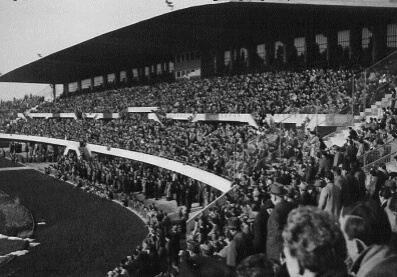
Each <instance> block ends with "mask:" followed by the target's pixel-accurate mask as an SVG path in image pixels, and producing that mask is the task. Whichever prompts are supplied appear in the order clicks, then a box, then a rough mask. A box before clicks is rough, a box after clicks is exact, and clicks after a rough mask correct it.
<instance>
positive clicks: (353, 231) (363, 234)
mask: <svg viewBox="0 0 397 277" xmlns="http://www.w3.org/2000/svg"><path fill="white" fill-rule="evenodd" d="M342 216H349V218H347V219H346V224H345V226H344V230H343V231H344V232H345V233H346V235H347V236H348V238H349V240H352V239H355V238H356V239H360V240H361V241H362V242H364V243H365V244H366V245H367V246H370V245H373V244H379V245H387V244H389V242H390V238H391V227H390V222H389V219H388V217H387V214H386V212H385V211H384V210H383V209H382V207H381V206H380V205H379V204H378V203H376V202H374V201H367V202H364V201H360V202H357V203H354V204H352V205H350V206H348V207H346V208H344V209H343V210H342Z"/></svg>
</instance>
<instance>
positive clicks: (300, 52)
mask: <svg viewBox="0 0 397 277" xmlns="http://www.w3.org/2000/svg"><path fill="white" fill-rule="evenodd" d="M294 46H295V48H296V53H297V56H298V57H301V56H304V55H305V52H306V45H305V37H299V38H294Z"/></svg>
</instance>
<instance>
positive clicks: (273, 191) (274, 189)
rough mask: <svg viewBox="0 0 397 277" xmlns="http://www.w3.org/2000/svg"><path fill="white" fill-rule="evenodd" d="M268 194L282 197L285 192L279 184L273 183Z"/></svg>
mask: <svg viewBox="0 0 397 277" xmlns="http://www.w3.org/2000/svg"><path fill="white" fill-rule="evenodd" d="M270 194H274V195H279V196H282V195H285V194H286V191H285V189H284V187H283V186H282V185H281V184H279V183H274V184H273V185H272V186H271V188H270Z"/></svg>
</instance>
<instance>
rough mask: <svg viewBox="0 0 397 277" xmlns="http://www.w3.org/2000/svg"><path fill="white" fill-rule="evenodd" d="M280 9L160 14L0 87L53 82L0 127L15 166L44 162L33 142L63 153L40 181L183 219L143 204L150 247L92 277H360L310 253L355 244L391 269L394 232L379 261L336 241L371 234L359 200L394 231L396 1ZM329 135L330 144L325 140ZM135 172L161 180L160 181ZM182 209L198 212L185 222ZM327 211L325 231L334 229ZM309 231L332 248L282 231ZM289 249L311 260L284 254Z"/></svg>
mask: <svg viewBox="0 0 397 277" xmlns="http://www.w3.org/2000/svg"><path fill="white" fill-rule="evenodd" d="M285 2H286V1H230V2H227V3H217V4H213V5H206V6H200V7H193V8H188V9H184V10H180V11H175V12H172V13H169V14H166V15H162V16H159V17H156V18H153V19H149V20H146V21H143V22H140V23H137V24H134V25H131V26H128V27H125V28H122V29H119V30H116V31H113V32H110V33H107V34H105V35H102V36H99V37H96V38H93V39H91V40H89V41H86V42H83V43H81V44H78V45H76V46H73V47H70V48H68V49H65V50H62V51H59V52H57V53H54V54H52V55H49V56H47V57H44V58H42V59H40V60H38V61H36V62H34V63H31V64H28V65H25V66H23V67H21V68H18V69H16V70H14V71H12V72H10V73H7V74H5V75H3V76H0V82H35V83H50V84H53V85H54V86H53V87H54V88H55V87H56V86H55V84H63V85H64V91H63V93H62V95H60V97H58V99H56V100H54V101H53V102H51V103H46V102H40V101H39V103H36V102H34V101H33V100H32V103H33V102H34V103H36V104H37V105H36V106H35V107H34V108H33V109H30V110H29V111H26V110H25V111H24V112H23V113H20V114H19V118H18V120H12V121H11V122H10V123H9V124H7V125H5V126H3V129H2V132H3V134H1V135H0V138H3V139H8V140H18V141H22V142H24V141H32V143H33V142H35V143H36V144H34V143H33V146H32V144H31V145H30V146H31V147H30V148H29V147H28V148H29V151H26V152H27V153H29V154H26V155H27V157H29V156H30V158H31V159H33V160H35V159H37V157H40V158H39V159H40V160H42V159H46V155H48V151H49V150H48V149H49V148H48V145H51V144H59V145H62V146H64V147H66V149H65V152H64V154H65V155H64V156H62V157H60V158H57V164H56V165H54V166H53V169H54V170H55V172H56V174H55V175H56V176H57V177H58V178H60V179H65V178H66V179H67V180H72V181H73V182H75V183H76V185H77V186H80V187H82V188H83V189H84V190H86V191H88V192H94V193H96V194H98V195H100V196H101V197H104V198H111V199H113V198H116V199H121V201H125V203H127V206H128V205H129V201H131V202H132V203H133V204H131V205H132V206H134V205H135V204H136V203H139V205H141V202H139V200H137V199H136V198H135V194H133V192H134V193H136V192H141V193H143V194H144V195H145V198H156V200H157V199H158V197H159V196H160V197H165V198H166V201H174V200H175V201H177V202H178V209H179V208H180V207H183V209H182V208H181V209H180V216H179V221H176V222H174V223H171V222H170V218H169V217H168V215H167V213H165V214H164V213H163V212H161V211H158V209H157V208H156V207H153V206H149V207H145V208H144V209H143V210H145V216H146V215H147V221H148V225H149V226H150V234H149V235H148V237H147V238H146V239H145V241H144V242H143V243H142V246H140V247H138V248H137V249H136V250H135V251H133V254H132V255H131V256H129V257H127V258H126V259H125V260H123V261H122V262H121V263H120V265H119V266H117V267H116V268H115V269H114V270H112V271H110V272H109V273H108V276H128V275H127V274H130V276H140V275H139V274H141V275H142V274H146V273H147V271H145V270H147V269H148V268H152V269H153V266H155V268H156V271H157V272H156V274H158V273H159V272H162V273H159V274H160V275H159V276H175V275H177V274H180V275H181V276H195V275H194V274H193V273H192V271H193V272H196V274H199V273H200V274H201V276H213V275H211V274H214V273H211V272H209V271H206V270H210V271H211V270H214V272H217V273H216V274H217V276H234V275H232V274H237V275H238V276H249V274H250V272H251V273H252V270H257V271H258V272H261V270H263V272H264V271H266V272H268V273H266V274H268V275H263V276H284V275H282V274H283V272H285V271H287V270H288V271H289V272H290V274H292V273H293V271H292V270H291V263H294V262H295V261H296V263H299V269H298V271H299V274H302V273H303V272H305V271H306V270H307V271H308V272H310V273H313V276H347V272H349V273H354V274H356V273H357V274H358V275H357V276H371V275H365V274H362V275H360V274H361V271H360V270H365V268H366V266H367V265H366V264H365V263H362V264H360V261H361V260H360V259H357V257H356V256H351V255H350V259H351V260H352V261H351V263H349V264H348V265H345V264H344V263H343V262H344V261H343V260H344V259H345V258H346V257H345V256H344V255H343V257H342V256H341V257H340V258H341V259H340V260H341V262H342V263H339V262H335V264H329V265H327V266H329V267H327V268H326V269H325V268H324V261H323V260H321V258H320V259H319V260H316V259H314V258H313V256H312V255H316V253H317V252H316V251H319V252H318V253H317V255H319V257H322V256H321V255H322V253H334V254H335V253H339V252H338V251H344V250H346V247H347V248H349V247H352V245H354V243H362V244H364V245H362V244H360V245H359V246H357V249H356V250H358V251H361V249H365V250H364V251H361V252H360V253H359V255H360V258H361V259H366V258H368V256H366V255H368V252H366V251H373V252H376V251H378V252H377V254H379V255H383V256H382V257H384V259H386V260H388V261H391V262H390V264H388V265H387V267H382V264H376V262H377V260H374V261H373V262H374V264H373V265H374V266H373V270H374V272H377V271H376V270H382V269H384V270H386V269H387V270H389V269H390V272H395V271H393V270H396V268H395V267H396V265H397V263H393V261H395V260H396V257H397V256H396V255H397V254H395V253H394V252H392V251H391V250H392V249H393V246H389V245H388V244H389V242H390V240H391V239H392V241H393V243H394V244H395V239H394V237H393V236H394V233H393V236H392V235H391V234H390V232H385V239H384V240H383V241H381V243H380V245H381V246H379V247H378V246H375V244H376V243H373V241H372V240H371V239H368V238H366V237H365V239H366V240H364V238H363V239H362V238H356V237H354V236H355V235H356V233H354V234H353V235H354V236H353V235H352V234H349V229H348V228H347V227H346V226H350V225H349V224H351V226H350V228H353V227H354V226H353V225H354V224H353V223H351V222H350V221H349V220H350V219H351V217H349V216H350V215H353V217H354V216H355V217H359V219H357V218H353V219H355V220H358V221H357V222H356V223H355V224H356V225H355V226H358V225H360V224H363V227H362V228H364V227H366V225H365V224H364V223H362V222H361V221H370V220H372V219H371V218H373V217H371V215H370V210H371V209H369V210H368V209H367V208H366V205H367V204H357V203H359V201H375V204H374V203H372V202H371V204H368V206H371V205H377V206H376V207H377V209H378V210H379V211H377V210H376V209H372V211H373V212H374V213H375V212H377V213H379V214H381V216H379V217H377V218H378V219H379V224H380V225H382V224H383V225H382V226H385V228H386V229H387V228H388V229H390V230H394V229H395V228H394V227H395V226H394V225H396V226H397V223H396V222H395V218H393V216H392V214H393V209H395V207H394V206H393V203H392V199H393V197H392V195H393V194H394V193H395V191H396V179H397V178H396V176H397V173H396V171H397V170H396V169H395V168H394V167H393V166H394V164H393V158H394V157H397V156H396V153H397V144H396V143H395V141H394V140H395V138H397V110H396V107H395V99H396V97H397V96H396V85H395V79H396V76H397V52H396V50H397V21H396V17H395V12H396V7H397V4H396V3H394V2H393V1H377V2H376V4H375V1H338V2H337V4H336V5H333V4H335V2H334V1H324V2H323V1H310V0H307V1H300V0H296V1H290V2H291V3H285ZM320 2H321V3H320ZM332 3H333V4H332ZM187 19H188V20H187ZM148 34H150V35H148ZM131 42H133V43H131ZM104 53H107V54H106V55H104ZM98 57H101V61H100V62H99V61H98ZM54 98H56V91H55V90H54ZM21 103H23V104H26V103H25V102H24V101H22V102H21ZM5 105H6V106H8V107H12V106H13V105H12V104H10V103H8V104H5ZM18 105H19V104H18V103H15V107H14V108H16V109H17V108H18ZM30 107H31V106H30ZM330 126H332V127H338V130H336V131H335V128H334V129H332V130H331V131H335V132H333V133H332V134H330V135H328V134H327V132H328V133H329V132H330V131H329V129H325V128H329V127H330ZM348 127H350V128H348ZM321 128H323V129H321ZM325 135H328V137H326V136H325ZM36 145H39V146H36ZM62 149H63V148H62ZM69 150H73V151H75V152H76V153H77V154H78V155H75V154H74V153H70V151H69ZM73 151H72V152H73ZM92 153H94V157H93V156H92ZM15 154H16V151H13V153H11V157H15ZM79 154H80V155H79ZM12 155H14V156H12ZM50 156H51V155H50ZM111 156H117V157H118V158H110V157H111ZM32 157H33V158H32ZM98 157H99V160H98ZM101 159H103V160H101ZM131 160H136V161H139V162H143V165H139V164H140V163H139V162H134V163H132V162H131ZM132 164H133V165H132ZM147 164H152V165H154V166H155V167H156V168H157V167H158V168H166V169H167V170H169V172H168V171H167V172H166V173H164V175H165V176H166V177H164V178H163V179H162V176H163V175H162V174H163V173H162V172H161V170H159V169H153V168H154V167H151V166H148V165H147ZM131 168H132V170H131V171H129V170H130V169H131ZM89 171H95V172H96V175H95V174H93V173H92V174H88V173H87V172H89ZM98 172H100V173H98ZM136 172H138V173H136ZM158 172H160V173H158ZM175 172H177V173H181V174H182V175H186V176H188V177H190V178H192V179H186V177H182V178H180V177H178V175H177V174H176V173H175ZM134 174H137V175H139V176H140V177H139V178H135V179H134ZM152 175H153V176H152ZM93 176H96V177H93ZM109 176H110V177H109ZM126 176H128V177H126ZM108 177H109V178H108ZM112 177H114V180H111V179H112ZM141 177H142V181H141V180H139V181H136V180H137V179H141ZM128 178H130V179H128ZM147 179H150V180H149V181H147ZM193 179H195V180H197V181H199V182H197V181H194V180H193ZM143 180H145V181H143ZM138 183H139V186H138V185H136V184H138ZM128 184H130V185H131V184H132V187H134V188H135V189H133V191H131V190H130V189H129V185H128ZM207 185H209V186H211V187H213V188H214V189H212V188H209V187H208V186H207ZM193 187H194V189H193ZM160 188H161V189H160ZM185 189H186V190H187V191H188V193H186V192H185ZM215 189H216V190H215ZM189 191H192V192H189ZM110 195H111V197H110ZM182 195H183V196H182ZM181 199H184V200H186V203H182V202H179V201H181ZM135 201H136V202H135ZM195 201H196V202H199V206H200V207H201V208H202V210H201V211H200V212H198V213H195V214H194V215H193V216H192V214H191V213H190V208H191V204H192V202H195ZM381 205H382V208H381ZM298 206H317V207H318V208H316V209H315V208H299V209H298V210H294V209H295V208H296V207H298ZM371 207H372V206H371ZM342 208H343V210H342ZM291 210H294V212H292V213H290V215H289V216H288V213H289V212H290V211H291ZM320 210H323V211H320ZM324 211H325V212H324ZM357 211H359V213H360V214H359V216H357V215H356V214H355V212H357ZM368 213H369V214H368ZM341 214H342V215H343V216H341V225H342V228H341V229H340V228H335V226H336V222H335V218H337V217H339V215H341ZM389 214H390V215H391V216H390V217H388V219H387V215H389ZM331 215H332V216H331ZM361 215H362V216H361ZM301 216H303V217H304V219H305V220H302V218H301ZM311 218H313V222H314V221H315V224H320V225H321V226H319V228H323V230H326V232H329V233H330V236H335V237H334V238H335V239H334V240H333V241H332V243H329V244H327V245H326V246H324V245H321V242H320V240H321V238H319V239H318V240H316V239H317V237H320V236H321V235H322V234H318V233H316V231H315V229H316V228H314V229H313V230H311V232H312V234H311V235H310V236H307V235H308V234H301V233H299V232H300V231H299V230H300V229H299V228H300V227H299V226H298V225H300V224H301V225H302V224H307V225H308V226H312V225H313V224H314V223H313V222H310V220H311ZM383 219H387V220H383ZM382 220H383V221H382ZM349 222H350V223H349ZM377 224H378V223H377ZM388 224H389V225H388ZM296 226H298V227H296ZM352 226H353V227H352ZM284 228H285V229H284ZM393 228H394V229H393ZM298 229H299V230H298ZM303 229H304V228H303ZM283 230H284V232H283ZM305 230H306V231H308V232H309V231H310V228H307V229H305ZM294 232H296V233H297V235H296V237H295V236H294ZM342 233H343V234H342ZM299 236H302V237H304V238H305V239H307V240H310V239H308V237H311V239H313V241H312V242H308V243H309V244H310V243H312V244H311V245H316V246H313V249H311V250H308V249H304V250H301V249H299V247H302V246H299V245H300V242H299V241H294V240H295V239H297V237H299ZM316 236H317V237H316ZM343 238H345V239H346V240H347V241H348V242H349V244H348V245H347V246H346V245H345V243H344V241H343ZM358 240H360V241H361V242H358ZM181 241H182V242H183V243H180V242H181ZM283 242H284V245H285V246H284V247H283ZM364 242H365V243H364ZM334 244H335V245H334ZM324 247H325V248H326V249H325V248H324ZM327 247H331V248H332V247H335V248H332V249H328V248H327ZM335 249H336V250H335ZM348 250H349V251H351V250H352V249H348ZM389 250H390V251H389ZM297 251H303V252H304V251H306V252H304V254H302V253H303V252H302V253H301V252H299V253H298V252H297ZM335 251H337V252H335ZM349 251H345V252H346V255H347V254H350V253H351V252H349ZM258 253H262V254H263V253H266V259H267V262H268V263H269V264H270V269H269V268H267V265H265V264H264V263H262V264H261V265H254V264H253V263H252V262H250V261H247V260H244V259H245V258H247V257H249V256H251V255H252V254H258ZM313 253H315V254H313ZM371 253H372V252H371ZM262 254H259V255H262ZM283 255H285V257H286V263H284V262H285V260H284V259H283V258H281V257H282V256H283ZM251 257H252V256H251ZM261 257H262V256H261ZM280 258H281V259H280ZM342 258H343V259H342ZM259 260H262V261H263V260H264V258H263V257H262V258H260V259H259ZM298 260H299V262H298ZM209 264H211V266H207V267H206V266H204V265H209ZM253 266H255V268H252V267H253ZM256 266H257V267H256ZM247 267H248V268H247ZM250 267H251V268H250ZM265 267H266V268H265ZM273 271H276V275H271V274H274V272H273ZM220 272H222V273H220ZM270 272H272V273H270ZM334 273H335V274H337V275H335V274H334ZM151 274H153V272H151ZM239 274H240V275H239ZM327 274H328V275H327ZM373 274H376V273H373ZM261 276H262V275H261Z"/></svg>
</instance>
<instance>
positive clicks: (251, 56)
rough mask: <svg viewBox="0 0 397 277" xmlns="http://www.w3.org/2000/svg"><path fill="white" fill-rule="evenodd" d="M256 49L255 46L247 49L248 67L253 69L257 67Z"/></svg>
mask: <svg viewBox="0 0 397 277" xmlns="http://www.w3.org/2000/svg"><path fill="white" fill-rule="evenodd" d="M255 55H256V47H255V45H249V46H248V47H247V67H248V68H249V69H252V68H253V67H254V66H255V58H256V56H255Z"/></svg>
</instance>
